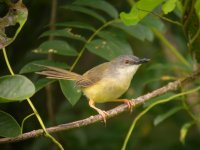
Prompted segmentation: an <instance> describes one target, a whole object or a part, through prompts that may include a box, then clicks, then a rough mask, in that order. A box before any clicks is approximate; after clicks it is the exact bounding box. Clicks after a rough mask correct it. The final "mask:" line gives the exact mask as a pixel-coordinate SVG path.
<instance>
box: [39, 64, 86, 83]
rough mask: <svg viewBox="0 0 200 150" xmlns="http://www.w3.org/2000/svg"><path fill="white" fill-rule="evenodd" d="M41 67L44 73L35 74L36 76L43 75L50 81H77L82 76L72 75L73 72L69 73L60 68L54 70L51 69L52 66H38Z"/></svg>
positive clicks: (53, 68)
mask: <svg viewBox="0 0 200 150" xmlns="http://www.w3.org/2000/svg"><path fill="white" fill-rule="evenodd" d="M38 66H41V67H43V68H45V70H44V71H41V72H36V73H37V74H40V75H45V76H47V78H52V79H67V80H75V81H78V80H79V79H80V78H81V77H82V76H81V75H79V74H77V73H74V72H70V71H67V70H64V69H61V68H56V67H52V66H45V65H38Z"/></svg>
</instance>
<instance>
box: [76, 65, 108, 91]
mask: <svg viewBox="0 0 200 150" xmlns="http://www.w3.org/2000/svg"><path fill="white" fill-rule="evenodd" d="M108 65H109V64H108V63H103V64H100V65H98V66H96V67H94V68H92V69H90V70H88V71H87V72H86V73H84V74H83V75H82V79H80V80H78V81H77V82H76V84H77V86H79V87H88V86H90V85H92V84H94V83H96V82H98V81H100V80H101V79H102V77H103V75H105V73H106V72H107V70H108Z"/></svg>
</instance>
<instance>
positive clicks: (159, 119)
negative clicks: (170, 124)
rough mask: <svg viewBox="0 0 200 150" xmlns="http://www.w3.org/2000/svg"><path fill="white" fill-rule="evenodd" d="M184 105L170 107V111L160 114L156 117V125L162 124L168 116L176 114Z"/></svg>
mask: <svg viewBox="0 0 200 150" xmlns="http://www.w3.org/2000/svg"><path fill="white" fill-rule="evenodd" d="M182 109H183V107H182V106H181V107H175V108H173V109H170V110H169V111H167V112H165V113H163V114H159V115H158V116H157V117H156V118H155V119H154V122H153V123H154V125H155V126H157V125H158V124H160V123H161V122H163V121H165V120H166V119H167V118H169V117H171V116H172V115H174V114H175V113H177V112H178V111H180V110H182Z"/></svg>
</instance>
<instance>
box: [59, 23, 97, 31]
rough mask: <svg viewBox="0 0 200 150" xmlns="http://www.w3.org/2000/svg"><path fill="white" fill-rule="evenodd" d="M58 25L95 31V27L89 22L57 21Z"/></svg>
mask: <svg viewBox="0 0 200 150" xmlns="http://www.w3.org/2000/svg"><path fill="white" fill-rule="evenodd" d="M56 26H58V27H73V28H80V29H87V30H91V31H95V28H94V27H93V26H91V25H89V24H87V23H84V22H79V21H68V22H60V23H56Z"/></svg>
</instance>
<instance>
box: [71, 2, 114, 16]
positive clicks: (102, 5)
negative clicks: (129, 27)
mask: <svg viewBox="0 0 200 150" xmlns="http://www.w3.org/2000/svg"><path fill="white" fill-rule="evenodd" d="M73 4H76V5H82V6H88V7H91V8H96V9H99V10H102V11H104V12H105V13H107V14H108V15H110V16H111V17H113V18H118V12H117V10H116V9H115V7H113V6H112V5H111V4H110V3H108V2H106V1H104V0H95V1H94V0H77V1H75V2H74V3H73Z"/></svg>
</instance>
